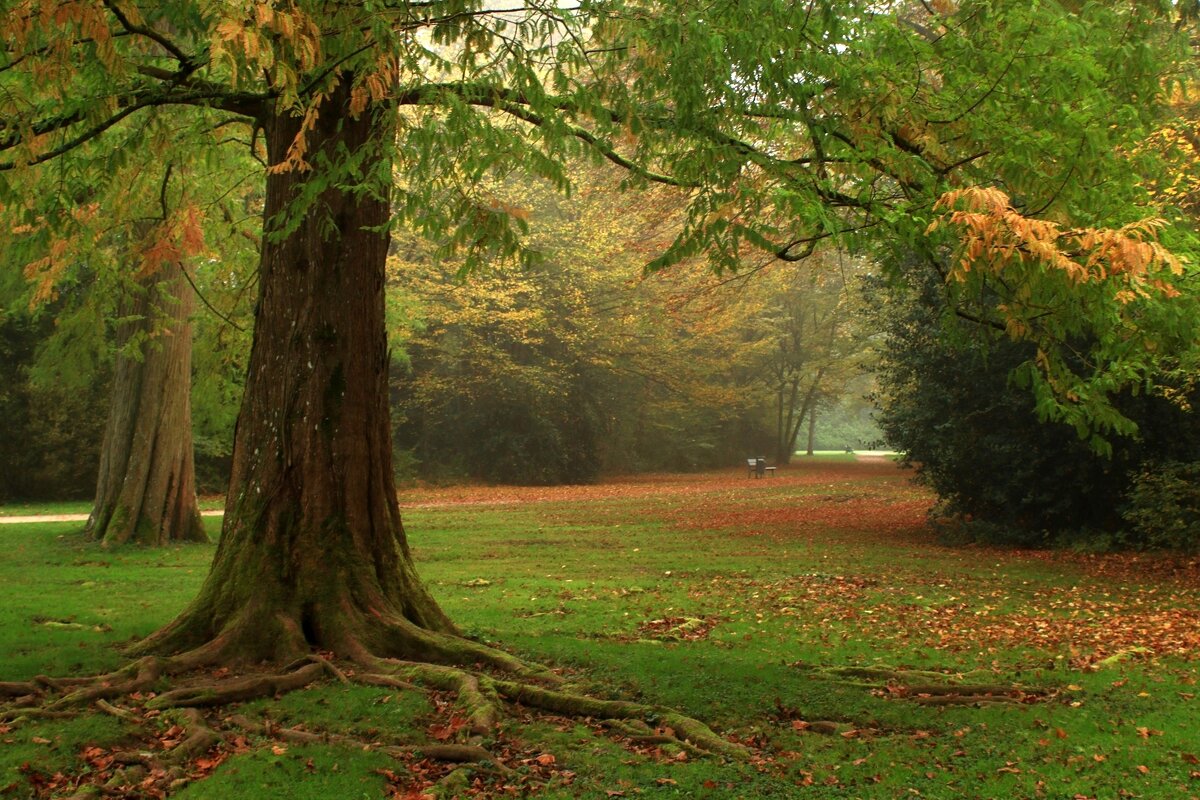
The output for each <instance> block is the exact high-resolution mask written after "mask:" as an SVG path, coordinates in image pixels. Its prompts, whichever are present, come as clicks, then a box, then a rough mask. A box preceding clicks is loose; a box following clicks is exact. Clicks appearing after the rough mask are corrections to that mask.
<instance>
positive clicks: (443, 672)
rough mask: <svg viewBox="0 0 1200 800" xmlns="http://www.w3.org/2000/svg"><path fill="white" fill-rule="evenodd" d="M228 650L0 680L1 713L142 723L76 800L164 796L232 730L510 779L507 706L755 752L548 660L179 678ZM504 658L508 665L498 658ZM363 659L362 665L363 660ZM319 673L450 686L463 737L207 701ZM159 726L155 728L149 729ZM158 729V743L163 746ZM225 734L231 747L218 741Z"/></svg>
mask: <svg viewBox="0 0 1200 800" xmlns="http://www.w3.org/2000/svg"><path fill="white" fill-rule="evenodd" d="M448 638H449V637H448ZM462 641H465V640H462ZM222 649H223V643H221V642H215V643H213V645H212V646H211V647H204V648H198V649H196V650H192V651H189V652H187V653H185V654H184V655H181V656H173V657H160V656H153V655H148V656H143V657H141V658H138V659H137V660H135V661H132V662H130V663H129V664H128V665H126V666H125V667H122V668H121V669H118V670H115V671H113V672H109V673H105V674H102V675H97V676H93V677H89V678H71V679H66V680H55V679H49V678H36V679H34V680H31V681H24V682H8V683H5V684H3V686H2V687H0V721H4V722H6V723H9V724H13V723H17V722H21V721H25V720H34V719H47V718H50V719H56V718H60V717H69V716H75V715H77V714H79V713H83V712H84V711H85V710H86V708H87V707H88V706H91V707H92V708H94V709H96V710H98V712H100V713H104V714H107V715H110V716H112V717H115V718H117V719H120V720H121V721H122V722H125V723H129V724H130V725H135V726H138V727H139V728H140V729H141V730H142V731H143V732H144V733H142V734H139V736H140V737H146V736H149V737H151V738H150V739H149V741H148V746H147V745H142V747H144V748H147V749H136V748H134V749H124V750H118V751H114V752H108V751H103V750H99V749H97V748H93V749H96V750H97V751H98V752H101V753H104V755H103V756H101V758H102V759H104V760H105V766H103V767H97V766H96V765H95V764H94V763H93V761H92V760H89V761H88V764H89V765H90V767H91V768H90V769H88V770H85V771H83V772H81V773H80V775H79V776H78V777H76V778H74V779H72V778H70V777H69V776H68V777H67V778H66V780H67V784H66V785H65V786H63V787H61V788H63V789H66V790H67V791H68V792H74V795H73V797H74V798H78V800H85V799H86V800H96V799H97V798H102V797H116V796H130V795H129V792H131V791H133V792H134V794H136V795H137V796H165V795H168V794H170V793H171V792H173V791H175V790H177V789H179V788H180V787H182V786H183V785H185V784H186V783H188V782H189V781H192V780H195V779H197V778H200V777H203V775H204V774H207V771H210V770H211V769H213V768H214V767H215V765H216V764H217V763H219V762H220V761H221V759H222V758H224V757H225V756H223V755H222V754H221V753H222V752H226V753H227V752H228V751H229V747H230V746H233V747H235V748H236V747H244V743H245V740H244V738H242V737H240V736H237V735H235V734H234V733H233V732H232V729H233V728H240V729H244V730H246V731H249V732H253V733H257V734H260V735H262V736H265V737H268V738H274V739H278V740H281V741H289V742H297V743H302V744H312V743H320V744H331V745H342V746H346V747H353V748H355V749H370V750H375V751H378V752H381V753H384V754H386V755H390V756H393V757H395V758H397V759H401V760H403V761H405V762H406V763H412V760H413V759H414V758H415V759H419V760H432V761H441V762H446V763H449V764H456V765H463V766H461V767H457V768H455V769H453V770H451V771H450V772H449V773H447V774H446V775H445V776H444V777H443V778H442V779H441V780H440V781H439V782H438V783H437V784H435V785H434V786H432V787H430V788H429V791H432V792H433V793H434V794H435V795H436V796H441V797H457V796H461V795H462V793H463V792H464V791H465V790H466V788H468V787H469V786H471V785H472V781H473V780H475V778H474V774H475V773H478V772H482V773H492V774H494V775H501V776H508V775H509V774H510V773H511V772H512V770H511V768H510V767H509V766H507V765H505V764H504V763H502V762H501V761H500V760H499V759H498V758H497V757H496V756H495V755H494V754H493V753H492V752H491V751H490V750H489V749H488V748H487V747H486V746H485V745H486V744H488V743H489V742H490V741H491V737H494V736H495V735H496V734H497V732H498V729H499V720H500V716H501V714H502V712H503V710H504V706H505V705H506V704H513V705H517V706H524V707H527V708H530V709H537V710H541V711H545V712H549V713H552V714H555V715H562V716H572V717H580V718H588V719H592V720H595V721H596V722H598V723H599V724H601V725H603V726H605V727H607V728H609V729H610V730H612V731H613V732H614V733H615V734H617V735H618V736H620V737H622V738H623V739H624V740H627V741H628V742H629V743H631V744H633V745H644V746H655V747H658V746H661V747H664V748H666V749H667V750H668V752H686V753H687V754H688V755H691V756H704V755H720V756H724V757H729V758H735V759H744V758H747V757H749V755H750V751H749V750H748V749H747V748H746V747H744V746H742V745H739V744H734V743H732V742H728V741H726V740H724V739H723V738H721V737H719V736H718V735H717V734H715V733H714V732H713V731H712V730H711V729H709V728H708V727H707V726H706V725H704V724H703V723H701V722H699V721H698V720H695V719H693V718H691V717H688V716H685V715H683V714H680V713H679V712H677V711H674V710H672V709H668V708H663V707H658V706H653V705H647V704H642V703H635V702H628V701H619V700H601V699H596V698H593V697H588V696H585V695H582V694H577V693H574V692H570V691H566V690H563V689H562V688H561V684H562V678H561V677H560V676H558V675H556V674H554V673H552V672H550V671H549V670H546V669H544V668H540V667H531V666H530V665H528V664H525V662H522V661H520V660H519V659H516V658H515V657H513V658H512V660H511V662H510V661H507V660H504V659H500V660H499V661H498V660H497V659H488V660H486V661H485V662H482V663H484V664H485V665H486V666H488V667H491V669H492V670H494V671H493V672H482V671H479V670H478V664H479V663H480V662H477V661H468V662H467V663H470V664H471V665H472V667H471V668H464V667H458V666H448V665H444V664H438V663H427V662H423V661H405V660H398V659H393V658H375V657H371V658H369V659H365V658H364V659H360V660H359V661H358V663H356V664H354V665H353V667H354V668H353V669H351V668H349V667H347V666H342V665H338V664H335V663H334V662H333V661H331V660H330V659H329V658H327V657H326V656H324V655H320V654H310V655H306V656H304V657H303V658H300V659H299V660H295V661H293V662H292V663H291V664H290V665H289V666H287V667H285V668H284V669H283V670H282V671H279V672H270V673H261V672H255V673H251V674H246V675H240V676H235V677H220V676H222V675H223V674H224V673H226V672H227V670H224V669H222V670H219V671H218V672H217V673H215V675H213V676H210V675H203V674H201V675H190V676H189V675H184V673H188V672H194V671H195V670H196V669H197V668H199V667H203V666H206V665H208V664H211V663H212V662H213V661H214V659H215V658H216V657H218V656H219V654H220V652H221V651H222ZM496 652H499V651H496ZM463 654H464V655H466V656H468V657H470V656H473V655H475V650H474V649H473V648H471V647H468V648H466V649H465V650H464V651H463ZM498 663H501V664H502V666H500V667H498V666H497V664H498ZM364 666H366V667H367V669H363V667H364ZM326 676H328V677H326ZM516 676H520V679H517V677H516ZM321 679H326V680H336V681H339V682H342V683H363V684H368V685H373V686H382V687H388V688H393V689H401V690H406V691H425V690H429V689H432V690H437V691H444V692H451V693H453V694H454V696H455V700H454V706H453V708H454V712H453V713H454V716H453V717H452V721H453V725H452V727H451V728H450V730H451V732H452V733H453V734H454V735H455V737H456V740H453V741H438V742H431V743H426V744H394V743H388V742H378V741H366V740H363V739H359V738H356V737H354V736H349V735H343V734H335V733H327V732H314V731H311V730H305V729H303V728H302V727H279V726H274V725H272V723H271V722H270V721H263V722H257V721H253V720H250V719H247V718H245V717H244V716H238V715H231V716H228V717H225V718H224V722H223V724H222V725H221V726H220V727H221V728H222V729H225V730H224V732H223V731H222V730H218V729H216V728H215V727H214V726H213V725H211V724H210V723H209V721H208V720H207V719H206V718H205V715H204V712H203V711H202V710H201V709H204V708H209V707H217V706H226V705H231V704H236V703H241V702H245V701H248V700H253V699H257V698H261V697H269V696H276V695H280V694H283V693H286V692H290V691H295V690H298V689H302V688H304V687H305V686H308V685H309V684H311V683H313V682H315V681H318V680H321ZM167 681H173V682H177V684H178V685H176V686H175V687H173V688H166V690H165V691H164V686H163V684H164V683H166V682H167ZM547 684H551V685H553V687H555V688H550V686H548V685H547ZM156 692H157V694H156ZM122 698H124V699H123V700H122ZM168 709H179V710H178V711H174V712H172V716H171V717H170V719H172V720H175V721H178V723H179V727H173V728H171V729H170V730H168V731H167V732H166V734H165V735H164V734H163V733H162V730H161V729H159V728H158V726H156V725H155V724H154V723H153V722H152V721H151V719H152V718H155V717H158V718H160V719H167V718H168V717H167V716H166V715H164V716H162V717H159V712H161V711H163V710H168ZM155 730H158V731H159V732H158V733H154V731H155ZM154 737H157V738H158V740H159V742H161V744H157V745H156V744H155V741H154ZM226 739H227V740H228V742H230V743H232V744H223V741H224V740H226ZM238 742H240V743H241V744H238ZM164 747H165V749H164ZM81 757H82V756H81ZM88 758H89V759H91V758H92V757H91V756H89V757H88ZM522 763H523V764H524V763H530V762H528V761H522ZM198 765H200V766H198ZM522 774H524V773H522ZM58 777H59V778H62V777H63V776H62V775H59V776H58ZM75 781H82V783H75ZM59 796H62V795H61V794H60V795H59Z"/></svg>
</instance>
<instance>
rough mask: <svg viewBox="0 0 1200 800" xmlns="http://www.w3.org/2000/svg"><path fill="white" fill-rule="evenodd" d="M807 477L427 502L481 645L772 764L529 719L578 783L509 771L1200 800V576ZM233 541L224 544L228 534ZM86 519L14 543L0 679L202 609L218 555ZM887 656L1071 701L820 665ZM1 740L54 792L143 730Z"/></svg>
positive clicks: (331, 748) (436, 560)
mask: <svg viewBox="0 0 1200 800" xmlns="http://www.w3.org/2000/svg"><path fill="white" fill-rule="evenodd" d="M798 461H800V462H801V463H799V464H797V465H796V466H795V467H794V468H792V469H791V470H788V471H786V472H784V473H783V474H782V475H780V476H779V477H778V478H775V479H771V478H767V479H763V480H752V479H747V478H745V477H744V472H734V471H731V472H730V473H728V474H727V475H709V476H655V477H652V478H647V479H644V480H636V479H635V480H631V481H625V482H617V483H612V484H606V485H605V486H601V487H583V488H581V489H579V490H578V491H577V492H576V493H574V494H572V493H571V492H570V490H569V489H555V490H545V491H538V490H515V489H514V490H507V489H497V490H484V489H478V490H461V491H459V493H458V495H453V494H452V493H453V492H454V491H457V490H445V491H442V490H434V491H428V492H424V493H422V492H411V493H406V495H405V499H404V502H405V504H406V505H408V506H410V507H409V508H408V509H407V510H406V512H405V525H406V528H407V530H408V534H409V537H410V542H411V544H412V545H413V548H414V551H415V557H416V559H417V563H418V567H419V569H420V570H421V574H422V576H423V577H424V579H425V580H426V581H428V582H429V583H430V585H431V586H432V588H433V591H434V594H435V596H436V597H437V599H438V600H439V602H441V603H442V605H443V607H444V608H445V610H446V611H447V612H448V613H449V614H450V616H451V618H452V619H454V620H456V621H457V622H458V623H459V624H460V625H461V626H462V627H463V629H464V630H465V631H466V632H467V633H468V634H469V635H472V636H474V637H477V638H480V639H483V640H485V641H489V642H496V643H499V644H500V645H502V646H503V647H505V648H506V649H509V650H511V651H513V652H515V653H518V654H519V655H521V656H522V657H524V658H526V659H528V660H531V661H540V662H545V663H549V664H552V665H555V666H558V667H562V668H565V669H566V670H567V671H569V672H570V673H571V677H572V678H573V679H575V680H576V681H579V682H582V683H583V684H584V685H586V686H587V688H589V690H590V691H591V693H592V694H594V695H597V696H600V697H613V698H629V699H635V700H639V701H643V702H650V703H653V704H660V705H665V706H674V707H676V708H679V709H680V710H682V711H684V712H686V713H688V714H691V715H694V716H696V717H699V718H701V719H703V720H705V721H706V722H708V723H710V724H711V725H712V726H713V727H714V728H715V729H717V730H718V731H721V732H723V733H725V734H728V735H733V736H736V737H737V738H738V739H739V740H741V741H743V742H748V743H751V744H753V745H754V746H755V748H756V754H757V755H758V756H759V758H756V759H755V760H753V761H751V762H749V763H740V764H738V763H731V762H726V761H723V760H721V759H718V758H684V759H680V758H679V757H677V754H676V753H672V752H667V753H664V752H662V751H659V750H656V749H655V748H653V747H639V748H636V749H631V748H630V747H628V746H626V745H625V744H623V743H622V742H620V741H617V740H616V739H614V738H613V737H612V736H611V735H609V734H607V733H606V732H604V731H601V730H599V728H598V727H597V726H594V725H590V724H586V723H585V722H580V721H576V720H566V719H560V718H555V717H546V716H541V715H533V714H530V715H525V714H524V713H516V714H514V715H511V716H508V717H506V718H505V719H504V721H503V723H502V724H503V730H502V732H501V735H502V737H503V739H504V741H505V742H506V750H505V751H506V752H511V753H521V754H523V759H525V760H529V759H531V758H535V757H536V756H539V755H541V756H553V765H554V773H553V774H552V775H549V776H545V775H543V776H542V778H544V779H539V780H534V778H536V777H537V776H538V773H537V768H536V766H535V765H534V764H532V762H531V763H530V764H529V765H525V764H522V763H513V764H510V765H509V766H511V767H513V768H514V770H515V772H516V774H517V775H518V776H521V775H524V776H526V778H528V780H525V781H524V782H522V781H516V780H514V781H512V782H511V784H512V785H514V786H516V788H517V790H518V791H521V792H534V793H536V794H537V796H539V797H547V798H551V797H553V798H575V797H595V798H607V797H614V796H616V797H620V796H624V797H647V798H653V797H664V798H665V797H697V798H766V797H781V798H783V797H806V798H807V797H812V798H881V799H882V798H898V797H925V798H961V797H971V798H976V797H978V798H993V797H995V798H1000V797H1004V798H1009V797H1028V798H1037V797H1045V798H1074V797H1077V796H1082V797H1090V798H1110V797H1144V798H1187V797H1193V796H1200V764H1198V763H1197V761H1200V759H1198V758H1197V757H1200V726H1197V724H1196V720H1197V719H1200V713H1198V711H1200V706H1198V704H1197V695H1200V689H1198V688H1197V686H1196V685H1195V684H1196V679H1197V677H1198V670H1197V666H1196V662H1195V661H1192V660H1190V659H1191V657H1192V656H1195V655H1198V653H1197V652H1196V650H1197V644H1198V643H1200V638H1197V625H1198V623H1197V620H1196V614H1195V612H1194V609H1195V608H1196V607H1197V600H1198V598H1197V592H1198V590H1197V586H1200V582H1198V581H1197V580H1196V578H1197V573H1198V570H1200V567H1198V566H1197V565H1196V564H1195V563H1192V562H1189V561H1187V560H1186V559H1170V558H1148V557H1139V556H1106V557H1099V556H1080V555H1075V554H1071V553H1057V554H1046V553H1035V552H1016V551H1009V550H999V549H981V548H971V549H954V548H947V547H942V546H940V545H939V544H938V543H937V542H936V541H935V540H933V539H932V538H930V537H929V535H927V534H926V533H924V531H923V530H922V529H921V526H920V521H921V515H922V513H923V510H924V508H925V506H926V505H927V503H928V498H927V497H926V496H925V495H924V494H923V493H922V492H921V491H919V490H917V489H914V488H913V487H911V486H910V485H909V484H908V483H907V481H906V476H905V474H904V473H902V472H899V471H896V470H893V469H891V468H890V467H887V468H884V467H882V466H881V465H879V464H875V465H855V464H851V463H848V462H846V461H845V460H844V459H836V460H833V459H831V460H828V461H826V460H822V459H816V460H812V459H810V460H801V459H798ZM468 495H469V497H468ZM0 513H2V512H0ZM206 523H207V524H208V525H209V529H210V533H211V534H212V535H213V537H214V538H215V536H216V534H217V528H218V526H219V519H211V518H210V519H207V520H206ZM80 527H81V526H80V524H78V523H39V524H30V525H4V526H0V536H2V537H3V539H4V550H5V557H4V558H3V559H2V560H0V585H3V586H4V587H5V590H6V591H5V602H4V603H3V605H2V606H0V679H3V680H17V679H26V678H29V677H31V676H33V675H35V674H38V673H48V674H52V675H60V676H61V675H73V674H90V673H96V672H101V671H104V670H107V669H111V668H114V667H117V666H119V665H120V664H121V663H123V661H124V659H123V657H122V656H121V654H120V653H119V652H118V650H117V645H119V644H120V643H122V642H126V641H129V640H130V639H131V638H134V637H140V636H144V635H146V634H148V633H150V632H151V631H153V630H154V629H156V628H157V627H158V626H160V625H162V624H164V623H166V622H167V621H169V620H170V619H171V618H172V617H173V616H174V615H175V614H177V613H178V611H179V610H180V609H181V608H182V607H183V606H184V605H185V604H186V603H187V601H188V600H189V599H190V598H191V597H192V596H193V594H194V593H195V591H196V589H197V588H198V587H199V584H200V581H201V579H202V578H203V576H204V574H205V570H206V569H207V565H208V562H209V560H210V559H211V557H212V554H213V549H214V548H213V546H211V545H185V546H178V547H171V548H167V549H162V550H141V549H123V550H102V549H100V548H99V547H97V546H95V545H93V544H89V543H86V542H84V541H83V540H82V538H81V536H80V535H79V528H80ZM1135 648H1144V650H1139V649H1135ZM1113 656H1116V658H1115V659H1113V660H1112V662H1111V663H1108V662H1105V661H1103V659H1106V658H1110V657H1113ZM872 665H887V666H890V667H903V668H908V669H923V670H937V671H944V672H947V673H965V672H971V671H975V672H973V677H972V680H977V679H978V676H979V675H985V676H986V677H987V680H986V682H988V683H1002V684H1005V685H1012V686H1019V687H1025V688H1034V687H1036V688H1039V689H1042V690H1045V691H1047V692H1048V694H1047V696H1046V697H1044V698H1042V699H1041V700H1040V701H1038V702H1029V703H1017V704H1006V705H995V706H986V707H975V706H961V707H937V706H929V705H924V704H921V703H918V702H914V701H913V700H912V699H910V698H905V697H902V696H900V695H901V694H902V692H897V691H895V689H894V687H893V690H892V691H889V690H888V689H887V688H886V687H884V686H882V685H881V686H880V687H877V688H874V689H873V688H872V687H870V686H866V685H860V684H862V683H863V682H861V681H860V682H855V681H847V680H838V679H835V678H834V677H833V676H831V675H830V674H828V672H826V671H822V669H820V668H826V667H847V666H872ZM814 668H815V669H814ZM1029 699H1030V700H1032V699H1033V698H1029ZM442 702H443V701H442V699H441V698H439V697H438V696H437V695H436V694H435V695H425V694H421V693H414V692H406V691H404V690H397V689H385V688H375V687H363V686H357V685H351V686H347V685H342V684H339V683H336V682H329V683H325V684H322V685H318V686H315V687H312V688H310V689H308V690H305V691H303V692H298V693H293V694H289V695H285V696H283V697H280V698H278V699H274V700H260V701H256V702H254V703H249V704H246V705H244V706H242V707H241V708H239V709H236V711H237V712H238V713H241V714H242V715H244V716H247V717H250V718H252V719H261V718H270V719H272V720H274V721H275V722H276V723H278V724H281V725H296V724H304V725H305V726H307V727H308V728H310V729H324V730H328V731H331V732H334V733H342V734H347V735H352V736H356V737H364V738H368V739H370V738H373V737H379V736H385V735H386V736H387V737H388V738H389V739H390V740H391V741H393V742H396V743H401V744H404V743H409V744H420V743H422V742H429V741H437V740H438V738H439V736H441V735H443V733H442V730H441V728H440V727H439V726H442V725H444V723H445V715H444V714H443V713H440V711H439V705H440V704H442ZM167 721H169V715H168V719H167V720H166V721H164V722H163V724H164V725H166V724H167ZM814 721H832V722H837V723H839V727H838V729H837V732H836V733H833V734H831V735H822V734H819V733H814V732H813V731H812V729H811V728H809V727H808V725H809V724H810V723H812V722H814ZM0 730H4V733H3V734H0V797H26V796H33V795H35V794H36V791H35V786H36V781H33V780H31V774H32V773H35V772H36V773H37V774H44V775H50V774H53V773H54V772H56V771H65V772H71V771H73V770H76V771H77V770H80V769H85V768H86V766H85V765H84V764H83V761H82V757H81V754H82V753H83V752H84V750H85V748H86V747H87V746H88V745H95V746H99V747H111V746H113V745H115V744H118V743H120V742H121V741H123V740H128V739H129V738H130V737H134V736H138V735H140V734H139V733H138V732H137V731H136V730H134V729H133V728H132V726H130V725H128V724H127V723H125V722H123V721H121V720H118V719H116V718H113V717H110V716H104V715H100V714H86V715H84V716H81V717H76V718H74V719H64V720H46V721H36V722H34V721H30V722H24V723H20V724H17V725H12V726H0ZM543 760H546V759H543ZM405 769H406V765H405V764H404V763H401V762H398V761H396V760H393V759H389V758H388V757H386V756H384V755H382V754H380V753H378V752H375V751H367V752H363V751H360V750H355V749H353V748H347V747H344V746H335V745H326V746H319V745H290V746H280V745H279V744H278V743H275V742H272V741H268V740H265V739H263V738H261V737H254V736H251V737H249V738H248V739H247V740H246V741H245V742H243V743H241V746H240V747H239V748H238V751H237V752H236V753H235V754H233V755H232V756H231V757H229V758H227V759H226V760H225V761H224V762H223V763H221V764H220V765H219V766H217V767H216V768H215V769H214V770H213V771H212V772H211V774H210V775H209V776H208V777H206V778H205V779H203V780H199V781H195V782H193V783H191V784H189V785H188V786H187V787H186V788H185V789H183V790H182V791H181V792H180V793H179V794H178V796H180V797H187V798H210V797H211V798H222V800H223V799H224V798H229V797H238V798H293V797H312V798H318V797H321V798H325V797H330V798H332V797H337V798H359V797H382V796H385V795H386V793H389V792H391V793H396V792H397V791H398V790H397V787H398V786H402V785H403V784H402V783H396V782H395V781H394V780H392V778H394V777H396V776H397V775H398V774H399V776H400V777H401V778H402V777H403V773H404V770H405ZM389 771H390V775H391V776H392V778H389ZM618 792H619V793H622V794H613V793H618Z"/></svg>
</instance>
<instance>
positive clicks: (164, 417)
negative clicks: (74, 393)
mask: <svg viewBox="0 0 1200 800" xmlns="http://www.w3.org/2000/svg"><path fill="white" fill-rule="evenodd" d="M194 306H195V299H194V296H193V294H192V290H191V288H190V286H189V285H188V283H187V281H186V279H185V277H184V274H183V266H182V265H181V264H179V263H171V264H168V265H167V266H165V267H164V268H163V269H162V270H160V271H159V272H158V273H156V274H155V275H153V276H152V277H150V278H149V279H147V280H146V281H144V282H143V283H142V285H141V286H139V287H138V288H137V290H136V292H135V293H134V296H133V297H132V298H130V300H129V301H128V302H126V303H125V304H123V308H122V312H123V316H124V317H126V318H127V319H128V321H127V322H124V323H122V325H121V328H120V330H119V332H118V337H117V338H118V344H119V345H121V346H132V347H137V348H140V352H139V354H138V355H139V356H140V357H134V356H131V355H129V354H127V353H124V352H123V353H121V354H120V355H118V356H117V361H116V367H115V372H114V374H113V388H112V397H111V400H110V403H109V413H108V423H107V425H106V427H105V429H104V444H103V447H102V449H101V455H100V475H99V479H98V481H97V484H96V501H95V505H94V506H93V508H92V513H91V515H90V516H89V517H88V522H87V528H86V530H87V533H88V535H89V536H90V537H92V538H94V539H97V540H99V541H102V542H103V543H104V544H106V545H115V544H124V543H136V544H143V545H163V544H167V543H168V542H183V541H201V542H202V541H207V537H206V536H205V533H204V526H203V524H202V521H201V518H200V508H199V506H197V504H196V480H195V467H194V462H193V450H192V412H191V400H190V394H191V387H192V326H191V322H190V321H189V317H190V316H191V313H192V311H193V309H194ZM138 340H143V341H141V342H140V343H139V341H138Z"/></svg>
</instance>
